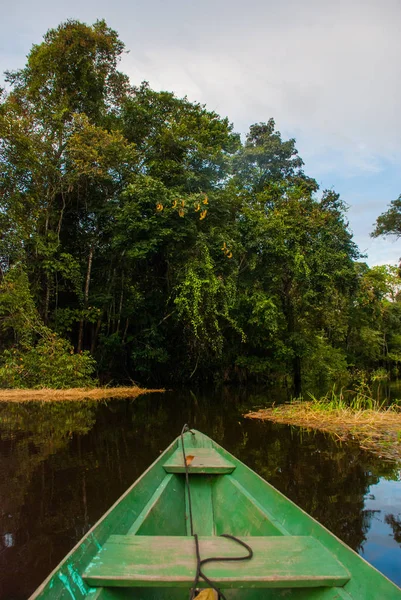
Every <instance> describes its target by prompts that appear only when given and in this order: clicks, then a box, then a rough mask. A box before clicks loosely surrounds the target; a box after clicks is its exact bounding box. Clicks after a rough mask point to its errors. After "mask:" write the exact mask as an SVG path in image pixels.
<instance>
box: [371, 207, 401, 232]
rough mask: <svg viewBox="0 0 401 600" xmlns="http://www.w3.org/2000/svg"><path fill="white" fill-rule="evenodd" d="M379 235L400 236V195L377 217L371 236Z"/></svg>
mask: <svg viewBox="0 0 401 600" xmlns="http://www.w3.org/2000/svg"><path fill="white" fill-rule="evenodd" d="M379 235H395V236H396V237H397V239H398V238H399V237H400V236H401V196H399V197H398V198H397V199H396V200H392V201H391V202H390V207H389V209H388V210H387V211H386V212H384V213H383V214H381V215H380V216H379V217H377V220H376V227H375V229H374V230H373V232H372V236H373V237H378V236H379Z"/></svg>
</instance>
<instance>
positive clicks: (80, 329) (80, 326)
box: [77, 244, 93, 352]
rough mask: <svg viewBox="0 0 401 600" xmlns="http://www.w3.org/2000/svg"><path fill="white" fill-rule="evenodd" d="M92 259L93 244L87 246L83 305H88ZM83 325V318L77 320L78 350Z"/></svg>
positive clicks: (80, 347)
mask: <svg viewBox="0 0 401 600" xmlns="http://www.w3.org/2000/svg"><path fill="white" fill-rule="evenodd" d="M92 261H93V244H92V245H91V247H90V248H89V256H88V268H87V270H86V280H85V291H84V307H85V308H87V306H88V299H89V285H90V280H91V271H92ZM84 325H85V319H84V318H82V319H81V320H80V322H79V335H78V348H77V350H78V352H82V346H83V339H84Z"/></svg>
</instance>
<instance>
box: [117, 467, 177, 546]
mask: <svg viewBox="0 0 401 600" xmlns="http://www.w3.org/2000/svg"><path fill="white" fill-rule="evenodd" d="M160 531H163V532H165V533H166V535H186V523H185V500H184V480H183V478H182V477H178V476H177V475H167V477H165V478H164V479H163V481H162V482H161V483H160V485H159V486H158V487H157V489H156V491H155V492H154V494H153V496H152V497H151V499H150V500H149V502H148V503H147V504H146V505H145V507H144V509H143V510H142V511H141V513H140V514H139V516H138V517H137V519H135V521H134V523H133V524H132V525H131V527H130V528H129V530H128V533H130V534H137V535H160Z"/></svg>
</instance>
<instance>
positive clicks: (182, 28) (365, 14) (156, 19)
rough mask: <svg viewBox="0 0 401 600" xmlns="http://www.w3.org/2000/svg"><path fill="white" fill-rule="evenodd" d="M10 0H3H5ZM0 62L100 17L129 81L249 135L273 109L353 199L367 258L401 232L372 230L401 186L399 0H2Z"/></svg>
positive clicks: (316, 173) (380, 260) (321, 174)
mask: <svg viewBox="0 0 401 600" xmlns="http://www.w3.org/2000/svg"><path fill="white" fill-rule="evenodd" d="M2 4H3V7H2V6H1V5H2ZM0 8H3V10H2V11H1V14H2V19H1V22H0V73H1V72H3V71H4V70H5V69H16V68H20V67H22V66H23V65H24V63H25V57H26V55H27V54H28V52H29V50H30V48H31V46H32V44H33V43H39V42H40V41H41V39H42V36H43V35H44V33H45V32H46V31H47V29H49V28H52V27H56V26H57V25H58V24H59V23H61V22H63V21H65V20H66V19H69V18H73V19H78V20H81V21H84V22H86V23H93V22H94V21H96V20H97V19H101V18H104V19H105V20H106V21H107V23H108V25H109V26H111V27H112V28H114V29H116V30H117V31H118V33H119V35H120V38H121V39H122V40H123V41H124V43H125V44H126V49H127V50H129V52H128V53H126V54H124V56H123V59H122V62H121V65H120V68H121V70H122V71H124V72H125V73H127V74H128V75H129V77H130V79H131V82H132V83H133V84H139V83H140V82H141V81H143V80H146V81H148V82H149V83H150V85H151V87H152V88H154V89H156V90H160V89H164V90H169V91H173V92H175V93H176V95H178V96H184V95H187V96H188V98H189V99H190V100H192V101H198V102H201V103H204V104H206V105H207V107H208V108H209V109H210V110H215V111H216V112H218V113H219V114H220V115H221V116H228V118H229V119H230V121H232V122H233V124H234V129H235V131H237V132H239V133H241V134H242V136H243V137H244V136H245V134H246V132H247V131H248V129H249V126H250V125H251V124H252V123H256V122H260V121H267V120H268V119H269V118H270V117H273V118H274V119H275V122H276V127H277V129H278V130H279V131H281V133H282V136H283V138H284V139H287V138H290V137H291V138H292V137H293V138H295V139H296V141H297V144H296V145H297V148H298V150H299V154H300V156H301V157H302V158H303V160H304V162H305V172H306V173H307V174H308V175H310V176H311V177H314V178H315V179H316V180H317V181H318V183H319V185H320V186H321V189H334V190H335V191H337V192H339V193H340V194H341V197H342V199H343V200H344V201H345V202H346V204H347V205H348V206H349V211H348V219H349V226H350V229H351V230H352V231H353V233H354V239H355V241H356V243H357V244H358V246H359V248H360V250H361V252H362V253H364V254H366V258H365V260H366V261H367V262H368V263H369V264H370V265H371V266H373V265H377V264H385V263H390V264H396V263H397V262H398V260H399V258H400V257H401V240H400V241H397V240H396V239H391V238H378V239H372V238H371V237H370V235H369V234H370V232H371V231H372V229H373V226H374V223H375V220H376V218H377V217H378V216H379V214H381V213H382V212H384V211H385V210H386V208H387V206H388V204H389V203H390V202H391V200H394V199H396V198H397V197H398V196H399V195H400V194H401V169H400V165H401V110H400V106H401V77H400V75H401V60H400V56H401V2H400V0H363V1H360V0H352V1H349V0H347V1H343V0H330V1H329V0H302V2H300V1H299V0H297V1H295V0H281V1H280V2H278V1H277V0H246V1H245V0H202V2H199V0H198V1H196V2H195V1H194V0H146V1H143V0H129V1H128V0H124V1H123V0H113V1H112V2H111V1H110V0H107V1H106V0H96V1H95V0H80V1H78V0H69V1H68V2H67V1H65V0H58V2H54V1H50V0H35V2H32V0H14V1H13V2H10V0H0Z"/></svg>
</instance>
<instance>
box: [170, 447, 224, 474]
mask: <svg viewBox="0 0 401 600" xmlns="http://www.w3.org/2000/svg"><path fill="white" fill-rule="evenodd" d="M186 456H187V459H188V463H189V464H188V471H189V473H197V474H198V475H199V474H214V475H223V474H224V473H232V472H233V471H234V469H235V465H233V463H232V462H230V461H229V460H227V459H225V458H224V457H223V456H222V455H221V454H220V453H219V452H217V451H216V450H214V449H213V448H186ZM163 467H164V468H165V470H166V471H167V473H185V465H184V457H183V454H182V449H181V448H179V449H178V450H177V451H176V452H174V454H173V456H172V457H171V458H169V459H168V460H166V462H165V463H164V465H163Z"/></svg>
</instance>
